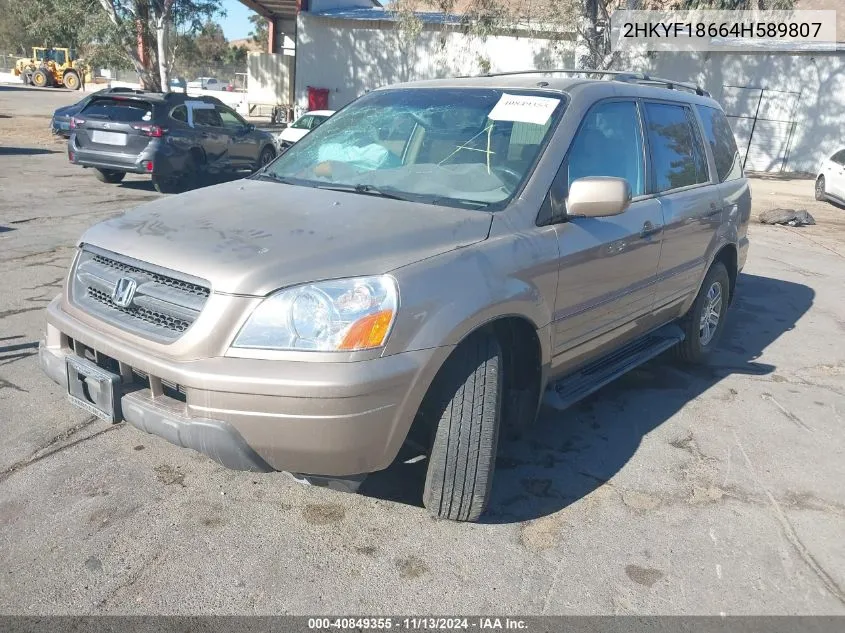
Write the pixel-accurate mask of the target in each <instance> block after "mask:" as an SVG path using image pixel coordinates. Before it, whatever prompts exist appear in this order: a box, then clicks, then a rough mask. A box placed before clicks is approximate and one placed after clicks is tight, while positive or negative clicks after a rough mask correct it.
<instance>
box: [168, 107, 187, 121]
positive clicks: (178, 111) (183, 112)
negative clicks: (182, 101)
mask: <svg viewBox="0 0 845 633" xmlns="http://www.w3.org/2000/svg"><path fill="white" fill-rule="evenodd" d="M170 118H171V119H175V120H176V121H182V123H187V122H188V108H186V107H185V106H183V105H180V106H177V107H175V108H173V110H171V112H170Z"/></svg>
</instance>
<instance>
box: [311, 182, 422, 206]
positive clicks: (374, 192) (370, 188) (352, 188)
mask: <svg viewBox="0 0 845 633" xmlns="http://www.w3.org/2000/svg"><path fill="white" fill-rule="evenodd" d="M316 187H317V189H328V190H329V191H348V192H349V193H360V194H363V195H366V196H378V197H380V198H388V199H390V200H404V201H405V202H410V201H411V199H410V198H406V197H404V196H400V195H398V194H395V193H391V192H390V191H384V190H383V189H379V188H378V187H376V186H375V185H364V184H359V185H316Z"/></svg>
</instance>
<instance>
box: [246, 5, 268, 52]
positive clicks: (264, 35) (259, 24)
mask: <svg viewBox="0 0 845 633" xmlns="http://www.w3.org/2000/svg"><path fill="white" fill-rule="evenodd" d="M249 21H250V23H251V24H252V31H251V32H250V34H249V36H250V37H251V38H252V41H253V42H255V43H256V44H258V45H259V46H261V48H262V50H265V51H266V50H268V42H269V40H270V23H269V22H268V21H267V18H265V17H264V16H263V15H259V14H257V13H253V14H252V15H251V16H249Z"/></svg>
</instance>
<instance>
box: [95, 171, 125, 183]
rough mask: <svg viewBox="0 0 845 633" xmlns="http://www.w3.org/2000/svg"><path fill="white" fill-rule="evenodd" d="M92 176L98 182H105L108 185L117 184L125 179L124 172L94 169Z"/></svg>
mask: <svg viewBox="0 0 845 633" xmlns="http://www.w3.org/2000/svg"><path fill="white" fill-rule="evenodd" d="M94 174H95V175H96V176H97V180H99V181H100V182H107V183H109V184H112V185H114V184H117V183H119V182H120V181H121V180H123V179H124V178H125V177H126V172H125V171H115V170H113V169H96V170H94Z"/></svg>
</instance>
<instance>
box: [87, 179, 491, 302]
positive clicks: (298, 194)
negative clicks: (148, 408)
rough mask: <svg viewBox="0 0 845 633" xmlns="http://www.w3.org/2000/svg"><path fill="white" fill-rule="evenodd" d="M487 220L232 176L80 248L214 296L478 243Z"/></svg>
mask: <svg viewBox="0 0 845 633" xmlns="http://www.w3.org/2000/svg"><path fill="white" fill-rule="evenodd" d="M491 222H492V214H491V213H489V212H486V211H478V210H471V209H455V208H451V207H440V206H435V205H430V204H422V203H416V202H403V201H399V200H390V199H385V198H378V197H374V196H369V195H361V194H355V193H347V192H337V191H327V190H323V189H314V188H312V187H304V186H295V185H284V184H280V183H274V182H268V181H259V180H239V181H235V182H230V183H226V184H223V185H217V186H214V187H207V188H205V189H198V190H196V191H191V192H189V193H185V194H181V195H178V196H171V197H166V198H160V199H158V200H155V201H153V202H150V203H148V204H145V205H142V206H140V207H137V208H136V209H133V210H131V211H128V212H126V213H125V214H123V215H121V216H118V217H116V218H113V219H111V220H107V221H105V222H101V223H100V224H96V225H94V226H93V227H91V228H90V229H88V231H87V232H86V233H85V234H84V235H83V237H82V239H81V241H82V242H83V243H87V244H92V245H94V246H99V247H100V248H104V249H106V250H110V251H112V252H115V253H120V254H123V255H126V256H129V257H132V258H135V259H138V260H141V261H144V262H149V263H152V264H156V265H158V266H162V267H165V268H169V269H171V270H176V271H180V272H183V273H187V274H189V275H193V276H195V277H199V278H201V279H206V280H207V281H209V282H210V283H211V287H212V290H213V291H214V292H222V293H232V294H244V295H257V296H263V295H266V294H268V293H270V292H272V291H274V290H276V289H278V288H282V287H285V286H290V285H294V284H297V283H305V282H311V281H319V280H323V279H334V278H339V277H350V276H356V275H375V274H381V273H386V272H389V271H391V270H393V269H395V268H399V267H401V266H404V265H407V264H410V263H413V262H416V261H419V260H422V259H425V258H427V257H432V256H434V255H438V254H440V253H445V252H447V251H451V250H454V249H457V248H461V247H464V246H468V245H470V244H473V243H475V242H479V241H482V240H484V239H486V238H487V235H488V234H489V231H490V224H491Z"/></svg>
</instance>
